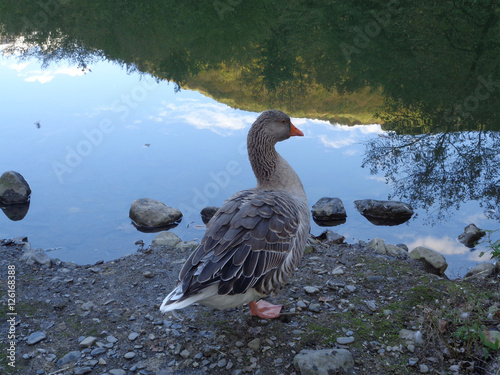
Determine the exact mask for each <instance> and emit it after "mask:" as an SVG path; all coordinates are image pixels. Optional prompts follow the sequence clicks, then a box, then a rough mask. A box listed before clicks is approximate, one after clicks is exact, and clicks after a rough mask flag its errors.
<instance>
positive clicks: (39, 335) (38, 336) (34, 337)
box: [26, 331, 47, 345]
mask: <svg viewBox="0 0 500 375" xmlns="http://www.w3.org/2000/svg"><path fill="white" fill-rule="evenodd" d="M46 338H47V336H46V335H45V333H43V332H39V331H37V332H33V333H32V334H31V335H29V336H28V339H27V340H26V343H27V344H28V345H34V344H36V343H37V342H40V341H42V340H45V339H46Z"/></svg>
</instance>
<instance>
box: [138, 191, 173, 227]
mask: <svg viewBox="0 0 500 375" xmlns="http://www.w3.org/2000/svg"><path fill="white" fill-rule="evenodd" d="M129 217H130V218H131V219H132V221H133V222H134V223H135V224H136V225H137V226H138V227H146V228H152V227H167V226H172V225H174V224H177V223H178V222H179V221H180V220H181V218H182V213H181V212H180V211H179V210H178V209H176V208H172V207H169V206H167V205H165V204H164V203H163V202H160V201H157V200H154V199H150V198H141V199H136V200H135V201H134V202H132V205H131V206H130V211H129Z"/></svg>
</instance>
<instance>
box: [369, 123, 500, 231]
mask: <svg viewBox="0 0 500 375" xmlns="http://www.w3.org/2000/svg"><path fill="white" fill-rule="evenodd" d="M498 150H500V133H498V132H492V131H468V132H454V133H439V134H421V135H398V134H396V133H395V132H390V133H388V135H387V136H382V137H379V138H378V139H375V140H373V141H370V142H368V143H367V144H366V154H365V158H364V160H363V165H362V166H363V167H366V168H369V169H370V173H371V174H379V173H383V175H384V177H385V178H386V181H387V183H388V184H390V185H391V186H392V188H393V193H392V195H391V197H390V198H397V199H400V200H404V201H407V202H409V203H410V204H411V205H412V206H413V207H414V208H417V207H421V208H423V209H425V210H426V211H429V210H430V209H435V210H436V211H435V212H433V213H432V215H429V217H428V219H427V220H428V221H429V222H431V223H433V222H434V221H435V220H445V219H446V218H447V217H448V216H449V215H450V214H452V211H453V209H455V210H458V209H459V208H460V206H461V205H462V204H463V203H465V202H467V201H477V202H479V205H480V206H481V207H482V208H483V209H484V211H485V215H486V216H487V217H488V218H490V219H495V220H500V212H499V211H498V209H497V208H498V207H499V204H500V177H499V171H500V154H499V152H498Z"/></svg>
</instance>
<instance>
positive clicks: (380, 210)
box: [354, 199, 413, 225]
mask: <svg viewBox="0 0 500 375" xmlns="http://www.w3.org/2000/svg"><path fill="white" fill-rule="evenodd" d="M354 205H355V206H356V209H357V210H358V211H359V212H360V213H361V214H362V215H363V216H364V217H366V218H367V219H368V220H369V221H370V222H371V223H373V224H375V225H399V224H402V223H404V222H405V221H408V220H409V219H410V218H411V217H412V216H413V209H412V208H411V206H410V205H409V204H407V203H404V202H398V201H379V200H376V199H361V200H356V201H354Z"/></svg>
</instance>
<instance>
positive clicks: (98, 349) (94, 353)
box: [90, 348, 107, 357]
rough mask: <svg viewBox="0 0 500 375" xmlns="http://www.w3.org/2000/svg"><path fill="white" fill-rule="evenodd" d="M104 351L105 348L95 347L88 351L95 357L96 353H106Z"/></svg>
mask: <svg viewBox="0 0 500 375" xmlns="http://www.w3.org/2000/svg"><path fill="white" fill-rule="evenodd" d="M106 351H107V349H106V348H95V349H93V350H92V351H91V352H90V355H91V356H93V357H96V356H98V355H101V354H104V353H106Z"/></svg>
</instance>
